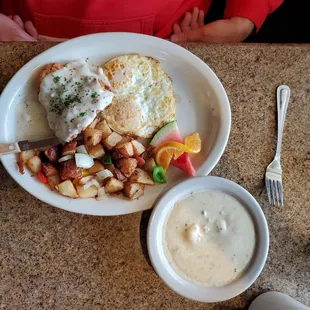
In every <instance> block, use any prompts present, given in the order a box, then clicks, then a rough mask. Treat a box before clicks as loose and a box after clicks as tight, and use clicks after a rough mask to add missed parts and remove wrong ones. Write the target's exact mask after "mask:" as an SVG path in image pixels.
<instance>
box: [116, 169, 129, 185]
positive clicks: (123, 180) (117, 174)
mask: <svg viewBox="0 0 310 310" xmlns="http://www.w3.org/2000/svg"><path fill="white" fill-rule="evenodd" d="M115 176H116V178H117V179H118V180H120V181H122V182H125V181H126V180H127V178H126V177H125V176H124V175H123V173H122V172H121V171H120V170H119V169H117V168H115Z"/></svg>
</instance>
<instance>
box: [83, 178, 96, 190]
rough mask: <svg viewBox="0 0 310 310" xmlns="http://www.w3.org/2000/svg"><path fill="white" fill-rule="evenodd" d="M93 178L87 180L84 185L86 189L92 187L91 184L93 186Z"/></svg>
mask: <svg viewBox="0 0 310 310" xmlns="http://www.w3.org/2000/svg"><path fill="white" fill-rule="evenodd" d="M93 185H94V184H93V180H90V181H89V182H87V183H86V184H84V185H83V188H84V189H88V188H90V187H91V186H93Z"/></svg>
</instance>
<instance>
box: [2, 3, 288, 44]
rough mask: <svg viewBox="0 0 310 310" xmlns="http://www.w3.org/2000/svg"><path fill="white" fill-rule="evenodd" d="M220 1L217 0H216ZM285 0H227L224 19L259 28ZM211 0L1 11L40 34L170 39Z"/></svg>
mask: <svg viewBox="0 0 310 310" xmlns="http://www.w3.org/2000/svg"><path fill="white" fill-rule="evenodd" d="M214 1H216V0H214ZM283 1H284V0H227V1H226V3H227V4H226V9H225V16H224V18H228V17H234V16H235V17H246V18H248V19H250V20H252V21H253V23H254V24H255V25H256V29H257V30H258V29H259V28H260V27H261V25H262V24H263V22H264V21H265V18H266V17H267V15H268V14H270V13H272V12H273V11H274V10H275V9H276V8H277V7H278V6H280V4H281V3H282V2H283ZM210 4H211V0H140V1H138V0H0V12H1V13H3V14H5V15H20V16H21V18H22V19H23V20H24V21H26V20H31V21H32V22H33V23H34V25H35V27H36V28H37V30H38V33H39V34H40V35H44V36H49V37H56V38H68V39H69V38H73V37H77V36H80V35H85V34H90V33H96V32H122V31H125V32H136V33H143V34H148V35H155V36H157V37H160V38H167V37H169V36H170V35H171V31H172V25H173V24H174V23H178V22H180V20H181V19H182V17H183V15H184V13H185V12H187V11H191V10H192V8H194V7H195V6H197V7H198V8H200V9H202V10H204V11H205V12H206V13H207V12H208V9H209V7H210Z"/></svg>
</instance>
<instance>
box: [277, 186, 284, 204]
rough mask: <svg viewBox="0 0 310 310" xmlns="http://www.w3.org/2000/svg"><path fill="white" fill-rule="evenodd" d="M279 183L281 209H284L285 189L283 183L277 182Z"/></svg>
mask: <svg viewBox="0 0 310 310" xmlns="http://www.w3.org/2000/svg"><path fill="white" fill-rule="evenodd" d="M277 183H278V188H279V196H280V204H281V207H283V188H282V182H280V181H277Z"/></svg>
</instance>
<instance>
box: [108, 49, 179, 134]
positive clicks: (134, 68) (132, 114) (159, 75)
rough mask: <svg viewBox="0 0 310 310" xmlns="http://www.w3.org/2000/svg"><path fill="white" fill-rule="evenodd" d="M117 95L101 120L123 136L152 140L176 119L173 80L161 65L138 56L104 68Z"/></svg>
mask: <svg viewBox="0 0 310 310" xmlns="http://www.w3.org/2000/svg"><path fill="white" fill-rule="evenodd" d="M103 71H104V74H105V76H106V77H107V78H108V80H109V84H110V85H109V86H110V89H111V91H112V92H113V93H114V98H113V101H112V104H111V105H109V106H108V107H106V108H105V110H104V111H103V112H102V116H103V117H104V118H105V119H106V121H107V122H108V124H109V126H110V127H111V128H112V129H113V130H114V131H116V132H118V133H120V134H130V135H134V136H138V137H143V138H150V137H152V136H153V134H154V133H155V132H156V131H157V130H159V129H160V128H161V127H163V126H164V125H165V124H166V123H168V122H170V121H172V120H174V119H175V110H176V101H175V97H174V89H173V84H172V79H171V78H170V77H169V76H168V74H167V73H166V72H164V70H163V68H162V66H161V64H160V63H159V61H157V60H155V59H154V58H151V57H145V56H141V55H138V54H132V55H123V56H119V57H116V58H113V59H112V60H110V61H108V62H107V63H106V64H104V65H103Z"/></svg>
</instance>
